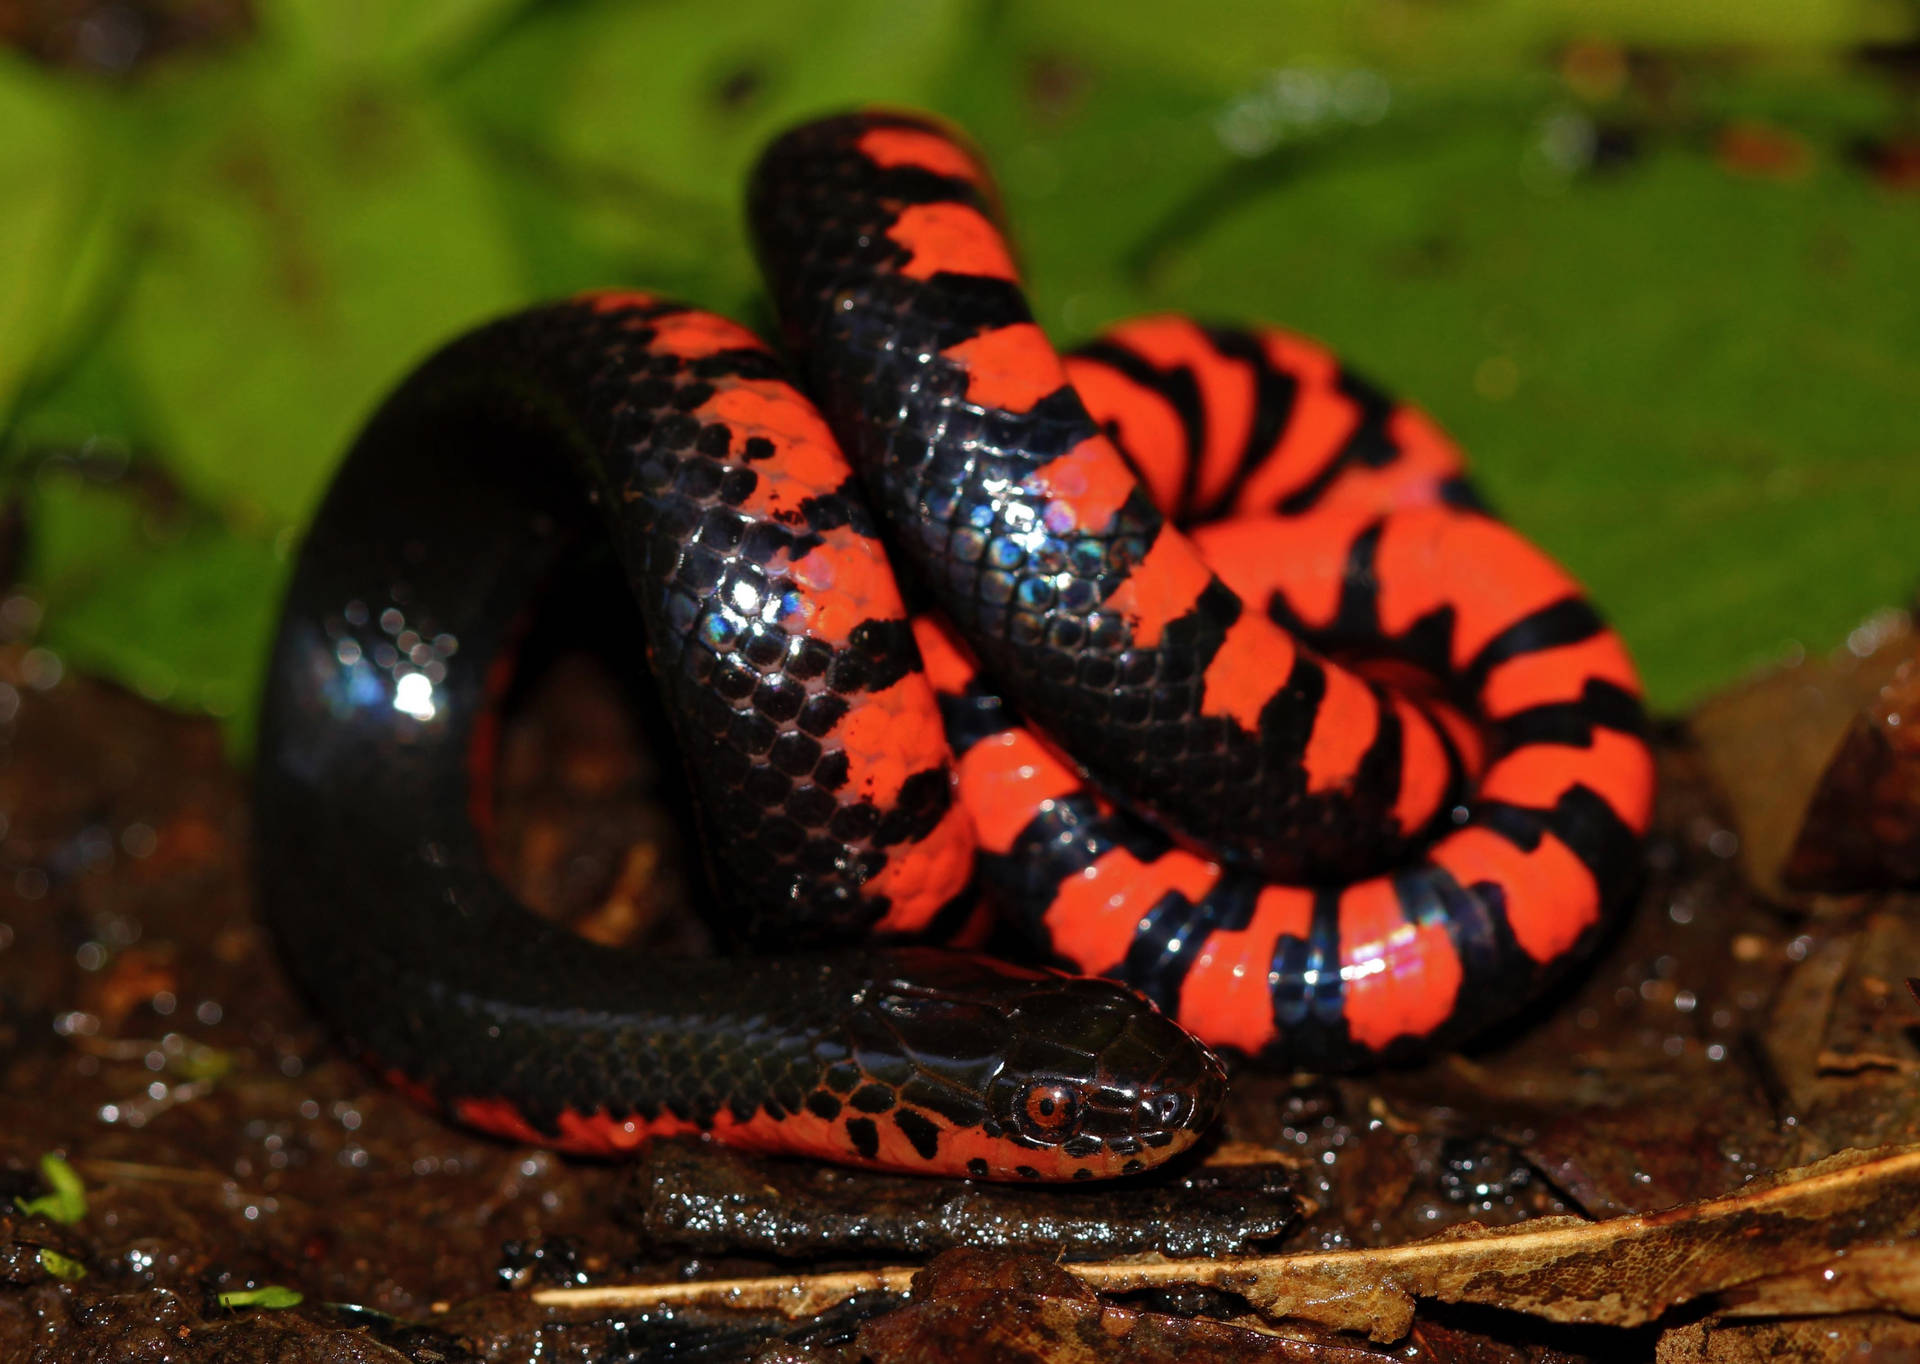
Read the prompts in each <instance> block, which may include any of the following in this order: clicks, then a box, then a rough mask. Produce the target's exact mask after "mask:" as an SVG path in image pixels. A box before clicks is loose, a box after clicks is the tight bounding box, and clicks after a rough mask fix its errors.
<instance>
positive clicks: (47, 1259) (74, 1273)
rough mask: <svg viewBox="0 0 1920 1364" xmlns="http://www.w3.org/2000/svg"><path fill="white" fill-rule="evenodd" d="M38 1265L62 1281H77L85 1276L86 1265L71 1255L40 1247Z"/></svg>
mask: <svg viewBox="0 0 1920 1364" xmlns="http://www.w3.org/2000/svg"><path fill="white" fill-rule="evenodd" d="M40 1267H41V1268H42V1269H44V1270H46V1271H47V1273H49V1274H51V1275H53V1277H54V1278H56V1279H58V1280H60V1281H61V1282H62V1283H78V1282H79V1281H80V1280H82V1279H84V1278H86V1277H87V1267H86V1266H85V1265H83V1264H81V1263H80V1262H79V1261H78V1260H76V1259H74V1258H73V1257H72V1256H71V1255H62V1254H61V1253H60V1252H59V1251H57V1250H49V1249H47V1247H45V1246H42V1247H40Z"/></svg>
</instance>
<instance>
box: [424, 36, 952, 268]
mask: <svg viewBox="0 0 1920 1364" xmlns="http://www.w3.org/2000/svg"><path fill="white" fill-rule="evenodd" d="M978 9H979V7H977V6H975V5H971V4H966V3H963V0H923V3H918V4H908V5H903V4H898V3H896V2H895V0H742V2H741V3H735V4H729V5H709V4H651V5H634V4H617V3H616V4H609V3H599V4H593V3H584V4H576V5H569V6H550V7H547V8H545V9H541V10H537V11H532V12H530V13H529V15H528V16H527V18H526V19H525V20H524V21H523V22H522V23H520V24H518V25H517V26H515V28H514V29H513V30H512V31H510V32H509V33H508V34H507V35H505V37H504V38H503V39H502V40H501V41H500V42H499V43H497V44H496V45H495V46H494V47H493V48H492V49H490V50H488V51H486V52H484V53H483V54H481V55H480V56H479V57H478V58H477V59H476V60H475V62H474V63H473V64H472V66H471V67H470V68H469V69H468V70H466V71H465V72H463V73H462V74H461V75H460V76H459V77H458V78H456V79H455V80H454V81H453V82H452V83H451V85H450V92H451V94H452V95H453V97H454V98H455V99H456V100H457V101H458V102H459V104H460V106H461V107H462V108H463V109H464V110H465V111H466V113H467V116H468V117H469V118H470V119H472V120H473V122H474V124H475V125H476V126H477V127H480V128H482V129H485V130H487V131H488V133H489V135H490V136H491V137H493V138H495V139H497V140H504V141H505V142H506V143H507V144H508V145H510V146H513V147H516V148H519V149H521V153H522V154H523V155H528V156H533V157H538V158H540V159H542V160H544V161H549V162H554V163H557V165H556V169H557V170H558V171H559V172H560V173H562V174H573V175H588V174H593V175H607V176H613V177H619V178H624V179H625V180H626V181H628V182H629V183H630V184H632V185H634V186H635V187H636V190H637V192H638V191H644V193H646V194H647V195H650V196H652V198H653V202H654V209H653V211H654V212H657V213H662V214H673V215H675V216H676V217H678V218H679V220H680V225H681V231H682V232H683V233H684V234H685V236H686V237H687V239H689V240H695V241H701V242H703V243H706V244H708V245H711V244H712V238H714V237H715V236H716V235H723V236H724V237H726V238H731V239H732V240H731V241H727V242H726V243H725V245H726V249H727V250H728V251H729V253H730V255H732V257H733V259H734V260H735V261H737V262H738V264H739V266H740V267H741V268H744V267H745V261H746V257H745V254H744V252H743V251H742V250H741V249H740V247H739V244H738V243H739V239H740V235H741V228H740V189H741V182H742V180H743V178H744V176H745V174H746V171H747V168H748V166H749V165H750V164H751V163H752V160H753V158H754V157H755V156H756V155H758V153H759V151H760V149H761V148H762V147H763V146H764V145H765V143H766V141H767V140H768V138H770V137H771V136H772V135H773V134H774V133H776V132H778V131H779V130H781V129H782V128H784V127H786V126H787V125H788V124H791V123H793V122H796V121H798V120H800V119H802V118H805V117H808V116H809V115H814V114H819V113H824V112H829V111H837V110H841V109H846V108H850V107H853V106H855V105H861V104H887V103H894V104H916V105H928V104H933V105H936V106H937V105H938V104H939V102H940V95H941V93H942V91H943V90H944V89H945V88H946V86H947V83H948V81H949V79H950V77H951V75H952V73H953V71H954V69H955V65H956V62H957V60H958V59H959V57H960V56H961V55H962V54H964V53H966V52H967V51H969V50H970V48H969V46H968V39H969V37H970V29H971V26H972V25H973V24H974V23H976V22H977V21H978V19H977V16H978ZM689 215H691V216H689Z"/></svg>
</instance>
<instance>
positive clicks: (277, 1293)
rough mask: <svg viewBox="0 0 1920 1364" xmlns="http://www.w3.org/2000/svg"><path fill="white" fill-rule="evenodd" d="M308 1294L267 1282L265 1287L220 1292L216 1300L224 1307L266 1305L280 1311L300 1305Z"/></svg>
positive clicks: (272, 1309)
mask: <svg viewBox="0 0 1920 1364" xmlns="http://www.w3.org/2000/svg"><path fill="white" fill-rule="evenodd" d="M305 1300H306V1296H305V1295H304V1294H302V1293H298V1292H296V1291H294V1290H293V1289H291V1288H282V1287H281V1286H280V1285H279V1284H267V1285H266V1286H265V1287H263V1288H246V1289H238V1290H236V1291H234V1292H231V1293H221V1294H218V1295H217V1296H216V1297H215V1299H214V1301H216V1302H218V1303H219V1304H220V1305H221V1306H222V1307H264V1308H267V1309H268V1310H270V1311H278V1310H280V1309H281V1308H285V1307H298V1306H299V1305H300V1304H301V1303H302V1302H304V1301H305Z"/></svg>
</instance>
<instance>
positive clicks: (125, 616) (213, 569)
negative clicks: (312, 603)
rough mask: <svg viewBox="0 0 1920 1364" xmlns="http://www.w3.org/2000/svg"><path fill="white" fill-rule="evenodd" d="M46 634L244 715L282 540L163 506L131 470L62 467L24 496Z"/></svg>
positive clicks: (167, 695)
mask: <svg viewBox="0 0 1920 1364" xmlns="http://www.w3.org/2000/svg"><path fill="white" fill-rule="evenodd" d="M28 510H29V517H30V522H31V524H32V526H33V528H34V533H33V535H32V537H31V540H30V547H31V551H32V554H31V558H30V560H29V562H28V576H29V579H30V581H32V582H33V583H34V584H36V586H37V587H38V588H39V590H40V592H41V594H42V595H43V597H44V606H45V623H44V626H43V629H42V632H41V642H42V643H44V644H46V645H47V646H48V647H50V648H52V649H54V650H55V651H56V652H57V653H59V654H61V655H62V656H63V658H64V659H65V660H66V661H67V662H68V664H69V665H71V666H74V667H78V668H80V669H82V670H86V671H92V672H97V673H104V674H106V675H108V676H112V677H118V678H120V679H121V680H122V681H124V682H125V683H127V684H128V685H130V686H132V687H134V688H136V689H137V690H139V691H140V692H141V693H142V694H144V695H146V696H149V697H151V698H153V699H155V700H161V701H168V702H171V703H173V704H175V705H183V706H188V707H191V708H193V709H196V710H204V711H210V712H212V713H213V714H216V715H223V716H229V717H234V718H235V719H236V720H237V721H239V722H240V724H241V726H242V732H244V727H245V725H246V724H247V723H248V722H249V717H250V713H251V709H252V703H253V698H254V696H255V694H256V693H257V691H258V689H259V672H260V669H261V667H262V666H263V664H264V662H265V658H266V648H267V642H268V640H269V639H270V638H271V635H272V629H273V612H274V609H275V607H276V606H277V604H278V601H279V594H280V584H281V582H282V581H283V578H284V574H285V569H286V565H285V562H284V559H285V554H284V550H285V545H286V543H287V542H286V540H285V539H284V538H283V539H279V540H276V539H275V538H274V537H272V536H270V535H269V534H267V533H266V531H265V530H264V529H261V530H256V531H252V532H248V531H243V530H241V529H240V528H238V527H237V526H235V525H233V524H229V523H227V522H224V521H222V520H220V519H218V518H216V517H213V516H212V515H210V514H209V513H207V512H205V511H202V510H195V509H193V508H192V507H186V508H168V507H166V506H164V505H156V504H155V503H154V502H153V501H152V500H151V498H150V497H149V495H148V494H146V493H145V492H144V491H143V490H142V487H141V485H140V480H139V479H138V478H137V477H135V476H133V475H123V476H122V477H121V478H120V479H118V480H116V481H115V482H111V483H105V484H97V483H91V482H88V481H86V480H85V479H83V478H80V477H77V476H74V475H72V474H67V473H62V472H61V471H60V470H59V467H58V466H55V467H54V468H52V469H49V470H47V471H44V472H43V473H42V474H41V475H40V477H39V478H37V479H36V480H35V481H34V483H33V485H32V488H31V496H30V498H29V502H28Z"/></svg>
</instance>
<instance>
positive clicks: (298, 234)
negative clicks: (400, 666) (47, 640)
mask: <svg viewBox="0 0 1920 1364" xmlns="http://www.w3.org/2000/svg"><path fill="white" fill-rule="evenodd" d="M181 99H182V105H181V107H179V108H178V109H176V110H174V113H175V114H176V116H177V117H178V118H179V119H181V121H182V122H183V123H185V124H187V125H189V126H191V127H192V128H193V130H194V131H193V133H192V134H191V136H189V137H188V138H186V139H185V141H184V145H183V146H182V148H181V151H180V154H179V156H178V158H177V160H176V162H175V164H174V165H173V166H172V167H171V168H170V172H169V175H168V178H167V181H166V183H165V184H164V185H159V186H156V187H155V190H154V210H153V212H154V219H155V223H154V227H153V246H152V247H151V249H150V250H149V252H148V254H147V257H146V259H145V260H144V261H143V263H142V269H141V271H140V274H139V277H138V278H137V280H136V281H135V282H134V284H133V287H132V289H131V291H130V293H129V297H128V300H127V310H126V315H125V318H124V325H125V328H126V344H127V356H128V360H129V363H130V364H131V365H132V366H133V367H134V369H135V371H136V382H138V383H139V384H140V385H141V388H142V390H143V391H144V394H145V397H146V402H147V406H148V410H149V411H150V413H151V416H152V419H153V430H152V432H151V435H152V438H153V439H154V440H155V441H156V442H157V443H158V444H159V446H160V448H162V449H164V450H165V451H166V452H167V458H168V461H169V464H170V467H171V469H172V471H173V472H174V474H175V475H176V476H177V477H178V478H179V479H180V480H181V481H182V482H183V483H185V484H186V486H187V487H188V488H189V489H190V490H191V491H192V492H194V493H195V494H196V495H198V496H199V497H201V498H202V499H203V500H206V501H208V502H210V503H213V504H216V505H222V504H224V505H232V504H234V503H235V502H238V503H240V504H241V505H242V506H243V507H245V508H248V509H251V510H253V511H255V512H257V513H259V514H263V515H264V516H265V517H266V518H268V519H269V520H272V521H276V522H293V521H297V520H298V519H300V518H302V517H304V515H305V513H306V511H307V509H308V507H310V506H311V505H312V503H313V501H314V499H315V497H316V496H317V495H318V493H319V490H320V488H321V486H322V485H323V484H324V482H325V480H326V477H327V475H328V473H329V472H330V471H331V470H332V467H333V465H334V464H335V463H336V462H337V461H338V460H339V458H340V454H341V452H342V451H343V450H344V449H345V447H346V444H347V440H348V438H349V437H350V435H351V434H352V432H353V431H354V430H355V428H356V427H357V426H358V425H359V424H360V422H361V421H363V420H364V419H365V417H366V415H367V413H368V411H369V410H370V409H371V407H372V406H373V404H374V402H375V401H376V400H377V399H378V397H379V396H380V395H381V393H382V392H383V391H384V390H385V389H386V388H387V387H388V386H389V385H391V384H392V383H393V382H394V380H395V379H396V378H397V376H398V375H399V374H400V373H401V372H402V371H403V370H404V369H405V368H406V367H407V366H408V365H410V364H412V363H413V362H414V361H416V360H417V359H419V358H420V357H421V356H422V355H423V354H424V353H425V352H426V351H427V350H428V349H429V348H431V347H432V346H434V345H436V344H438V343H439V342H441V341H444V340H446V339H447V338H448V337H450V336H452V335H453V334H454V333H456V332H458V331H460V330H462V329H464V328H466V327H468V326H471V325H473V324H474V323H476V322H478V321H480V320H481V319H483V318H485V317H487V316H488V315H490V314H492V313H496V312H499V311H502V310H504V309H505V308H507V307H508V306H509V305H511V304H513V303H515V302H519V301H522V291H521V288H520V284H519V278H520V274H519V271H518V269H517V267H516V265H515V262H514V260H513V255H512V252H511V250H510V249H509V247H508V243H507V241H506V239H505V237H504V236H503V234H502V233H500V232H499V231H498V230H496V229H495V228H494V227H493V226H492V224H493V222H494V220H495V214H494V213H493V211H492V209H493V202H492V198H491V190H490V186H489V183H488V180H487V176H486V174H485V171H484V169H483V168H482V167H481V166H480V165H479V164H478V163H477V161H476V160H475V158H474V156H473V154H472V153H471V152H470V150H469V149H468V148H467V147H466V146H465V145H464V144H463V143H462V141H461V140H460V139H459V137H458V136H457V135H456V134H455V132H454V131H453V129H452V128H451V127H450V126H449V124H448V123H447V121H446V120H445V119H444V118H443V117H442V116H441V115H440V114H439V113H438V112H437V111H436V110H435V109H434V107H433V106H432V105H431V104H430V103H429V102H427V101H425V100H424V99H422V98H421V97H420V96H418V95H417V94H415V93H413V92H411V91H409V90H408V89H406V88H405V87H403V86H398V85H388V84H375V83H369V84H357V83H347V84H334V83H326V82H319V81H313V82H303V81H301V80H299V79H296V78H291V77H290V76H289V73H288V72H287V71H285V70H284V69H282V68H281V67H278V66H276V65H275V64H274V63H273V61H272V60H270V58H269V55H268V54H264V53H263V54H257V55H256V57H255V59H254V60H252V61H248V62H243V63H239V64H237V65H236V66H234V67H232V68H229V69H227V70H225V71H223V72H221V73H219V74H218V75H216V74H213V73H208V74H205V75H204V76H202V77H201V78H200V79H199V80H198V81H196V82H195V84H194V86H193V89H192V90H191V91H190V92H187V93H185V94H183V95H182V96H181ZM233 108H244V109H246V110H247V117H246V118H244V119H233V118H230V117H225V116H223V115H224V113H225V112H226V111H228V110H231V109H233Z"/></svg>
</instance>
